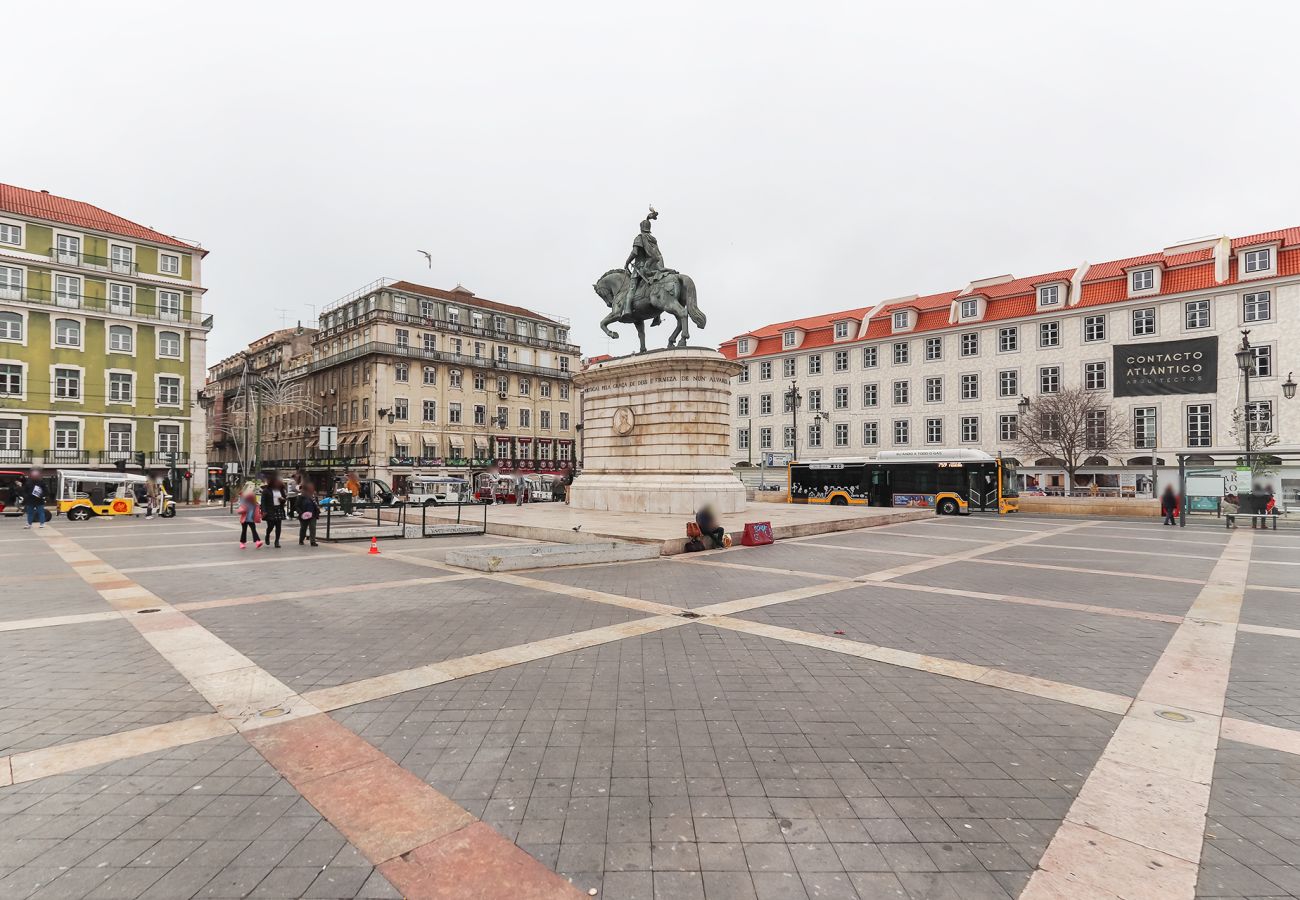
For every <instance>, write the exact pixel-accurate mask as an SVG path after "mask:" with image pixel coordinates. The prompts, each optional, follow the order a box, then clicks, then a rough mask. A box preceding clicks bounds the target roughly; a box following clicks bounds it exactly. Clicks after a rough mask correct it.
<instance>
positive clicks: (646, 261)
mask: <svg viewBox="0 0 1300 900" xmlns="http://www.w3.org/2000/svg"><path fill="white" fill-rule="evenodd" d="M657 218H659V213H657V212H656V211H655V208H654V207H653V206H652V207H650V212H649V213H648V214H647V215H646V217H645V218H644V219H642V220H641V232H640V233H639V234H638V235H637V236H636V237H635V238H634V239H633V241H632V252H631V253H629V254H628V257H627V260H626V261H625V262H624V263H623V268H621V269H610V270H609V271H608V272H606V273H605V274H604V275H602V276H600V278H598V279H597V280H596V283H595V284H593V285H592V287H593V288H595V290H596V293H597V295H599V296H600V299H602V300H604V301H605V305H606V306H608V307H609V315H607V316H605V318H604V319H602V320H601V323H600V328H601V330H602V331H604V332H605V334H607V335H609V336H610V337H611V338H617V337H618V332H616V331H612V330H611V329H610V327H609V325H610V323H611V322H628V323H631V324H633V325H635V326H636V333H637V336H638V337H639V338H640V339H641V349H640V351H638V352H640V353H645V352H646V345H645V323H646V320H647V319H652V320H653V321H652V322H651V323H650V324H652V325H658V324H659V322H660V317H661V316H662V315H663V314H664V313H667V314H668V315H670V316H672V317H674V318H675V319H676V320H677V328H676V329H674V330H673V333H672V336H671V337H669V338H668V346H669V347H670V348H671V347H685V346H686V345H687V344H688V343H689V342H690V337H691V322H694V323H695V324H696V325H697V326H699V327H700V328H703V327H704V323H705V322H706V321H707V320H706V318H705V316H704V313H703V312H701V311H700V308H699V307H698V306H697V305H696V304H695V282H694V281H692V280H691V276H689V275H683V274H682V273H681V272H678V271H677V270H676V269H669V268H666V267H665V266H664V257H663V254H662V253H660V252H659V240H658V238H656V237H655V236H654V235H653V234H651V233H650V225H651V223H652V222H653V221H654V220H655V219H657Z"/></svg>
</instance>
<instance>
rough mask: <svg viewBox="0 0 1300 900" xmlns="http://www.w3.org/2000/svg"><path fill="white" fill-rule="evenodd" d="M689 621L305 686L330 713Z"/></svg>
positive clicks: (654, 619)
mask: <svg viewBox="0 0 1300 900" xmlns="http://www.w3.org/2000/svg"><path fill="white" fill-rule="evenodd" d="M691 621H692V620H691V619H683V618H680V617H678V616H651V617H648V618H645V619H634V620H633V621H631V622H621V623H619V624H618V625H606V626H604V627H601V628H593V629H590V630H589V631H579V632H575V633H573V634H562V635H559V636H557V637H552V638H544V639H542V640H538V641H530V642H529V643H527V644H517V645H515V646H513V647H502V648H501V649H500V650H488V651H486V652H484V653H475V654H474V655H472V656H462V657H460V658H458V659H448V660H444V661H443V662H437V663H431V664H429V665H427V666H417V667H415V668H413V669H403V670H402V671H400V672H390V673H388V674H386V675H377V676H375V677H373V678H363V679H361V680H360V681H352V682H348V683H347V684H340V685H337V686H336V687H328V688H321V689H319V690H315V691H308V692H307V694H306V695H305V696H306V698H307V699H308V701H310V702H311V703H312V704H313V705H315V706H316V707H318V708H319V709H322V710H324V711H326V712H331V711H333V710H336V709H342V708H343V707H345V706H355V705H356V704H358V703H366V702H368V701H370V700H379V699H382V698H384V697H391V696H393V695H394V694H401V693H405V692H406V691H414V690H417V689H419V688H425V687H432V686H433V685H435V684H442V683H444V682H447V681H455V680H456V679H458V678H468V677H469V676H471V675H479V674H482V673H483V672H491V671H494V670H496V669H504V668H508V667H510V666H517V665H520V664H522V663H527V662H534V661H536V660H539V659H546V658H547V657H550V656H556V655H558V654H561V653H571V652H573V651H574V650H583V649H586V648H587V647H596V646H599V645H600V644H608V643H611V642H613V641H621V640H624V639H625V638H630V637H640V636H641V635H644V634H650V633H652V632H655V631H663V630H664V629H666V628H676V627H678V626H681V625H686V624H689V623H690V622H691Z"/></svg>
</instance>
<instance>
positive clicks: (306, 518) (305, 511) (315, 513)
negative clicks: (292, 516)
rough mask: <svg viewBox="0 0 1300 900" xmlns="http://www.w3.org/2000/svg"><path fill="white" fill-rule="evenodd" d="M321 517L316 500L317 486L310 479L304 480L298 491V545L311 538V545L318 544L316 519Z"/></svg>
mask: <svg viewBox="0 0 1300 900" xmlns="http://www.w3.org/2000/svg"><path fill="white" fill-rule="evenodd" d="M319 518H320V504H319V503H318V502H316V486H315V485H314V484H312V483H311V482H310V481H305V482H303V485H302V490H301V491H299V493H298V545H299V546H302V544H303V542H304V541H305V540H307V539H308V538H311V545H312V546H313V547H315V546H317V545H316V521H317V519H319Z"/></svg>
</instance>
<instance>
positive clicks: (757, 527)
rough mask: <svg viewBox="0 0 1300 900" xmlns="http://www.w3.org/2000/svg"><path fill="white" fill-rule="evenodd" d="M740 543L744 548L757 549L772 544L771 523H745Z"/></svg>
mask: <svg viewBox="0 0 1300 900" xmlns="http://www.w3.org/2000/svg"><path fill="white" fill-rule="evenodd" d="M740 542H741V543H742V544H744V545H745V546H746V547H759V546H762V545H763V544H770V543H772V523H771V522H746V523H745V533H744V534H743V535H741V537H740Z"/></svg>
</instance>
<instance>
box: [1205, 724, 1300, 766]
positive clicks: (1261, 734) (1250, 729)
mask: <svg viewBox="0 0 1300 900" xmlns="http://www.w3.org/2000/svg"><path fill="white" fill-rule="evenodd" d="M1219 736H1220V737H1221V738H1223V739H1224V740H1225V741H1236V742H1237V743H1239V744H1251V745H1252V746H1255V747H1265V748H1267V749H1269V750H1280V751H1281V752H1283V753H1292V754H1295V755H1297V756H1300V731H1296V730H1295V729H1293V728H1279V727H1278V726H1276V725H1264V724H1262V723H1260V722H1247V721H1246V720H1244V719H1233V718H1229V717H1227V716H1225V717H1224V719H1223V725H1222V727H1221V728H1220V729H1219Z"/></svg>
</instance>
